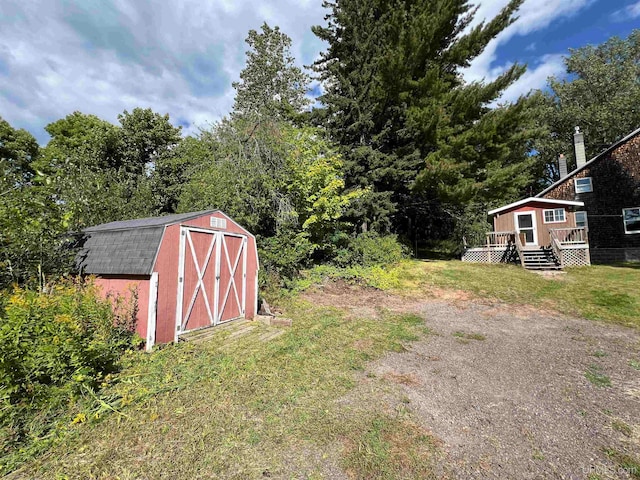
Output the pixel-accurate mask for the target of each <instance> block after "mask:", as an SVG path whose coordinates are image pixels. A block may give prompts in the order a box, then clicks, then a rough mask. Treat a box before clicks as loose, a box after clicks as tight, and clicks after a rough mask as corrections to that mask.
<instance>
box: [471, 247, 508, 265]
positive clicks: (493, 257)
mask: <svg viewBox="0 0 640 480" xmlns="http://www.w3.org/2000/svg"><path fill="white" fill-rule="evenodd" d="M507 257H508V254H507V249H506V248H500V249H497V248H491V249H489V248H470V249H468V250H466V251H465V252H464V253H463V254H462V261H463V262H474V263H504V262H507V261H508V260H507Z"/></svg>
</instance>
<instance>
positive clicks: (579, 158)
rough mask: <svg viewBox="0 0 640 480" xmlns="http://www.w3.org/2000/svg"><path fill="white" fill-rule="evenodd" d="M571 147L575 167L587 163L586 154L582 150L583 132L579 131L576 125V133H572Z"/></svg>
mask: <svg viewBox="0 0 640 480" xmlns="http://www.w3.org/2000/svg"><path fill="white" fill-rule="evenodd" d="M573 147H574V149H575V152H576V168H580V167H582V166H583V165H584V164H585V163H587V155H586V153H585V151H584V133H582V132H581V131H580V127H576V133H574V134H573Z"/></svg>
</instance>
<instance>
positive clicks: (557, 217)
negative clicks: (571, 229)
mask: <svg viewBox="0 0 640 480" xmlns="http://www.w3.org/2000/svg"><path fill="white" fill-rule="evenodd" d="M565 217H566V216H565V213H564V208H554V209H553V210H544V223H562V222H564V221H565Z"/></svg>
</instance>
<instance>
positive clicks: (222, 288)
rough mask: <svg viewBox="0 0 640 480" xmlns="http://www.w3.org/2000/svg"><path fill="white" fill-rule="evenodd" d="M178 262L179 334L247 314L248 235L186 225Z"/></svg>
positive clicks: (181, 237)
mask: <svg viewBox="0 0 640 480" xmlns="http://www.w3.org/2000/svg"><path fill="white" fill-rule="evenodd" d="M178 262H179V263H178V298H177V306H176V332H177V335H179V334H180V333H182V332H186V331H189V330H195V329H198V328H203V327H209V326H212V325H218V324H220V323H223V322H226V321H229V320H233V319H234V318H238V317H243V316H244V313H245V304H246V291H247V237H246V236H243V235H238V234H233V233H228V232H219V231H213V230H207V229H201V228H193V227H182V228H181V229H180V256H179V260H178Z"/></svg>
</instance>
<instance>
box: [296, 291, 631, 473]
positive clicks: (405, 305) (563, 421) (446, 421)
mask: <svg viewBox="0 0 640 480" xmlns="http://www.w3.org/2000/svg"><path fill="white" fill-rule="evenodd" d="M443 296H449V298H448V299H446V300H442V298H443ZM309 297H310V300H312V301H314V302H316V303H322V304H327V305H329V304H330V305H334V306H338V307H343V308H346V309H349V310H350V311H351V312H352V315H354V316H361V315H375V313H376V312H379V309H380V308H386V309H390V310H402V311H414V312H416V313H419V314H420V315H422V316H424V318H425V322H426V325H427V326H428V327H429V329H430V330H431V331H432V335H429V336H427V337H425V339H424V340H420V341H418V342H415V343H412V344H411V345H410V346H409V351H407V352H404V353H397V354H390V355H387V356H385V357H384V358H383V359H381V360H379V361H377V362H375V363H373V364H371V365H370V367H369V370H370V371H369V372H368V373H369V374H373V375H375V376H376V377H378V378H387V379H394V378H399V379H404V380H403V381H401V382H397V388H399V389H401V390H402V393H403V395H405V396H406V397H407V398H408V401H409V406H410V408H411V409H412V411H413V413H414V415H415V417H416V419H417V421H418V422H420V423H421V424H422V425H423V427H424V428H425V429H427V430H428V431H430V432H431V433H432V434H433V435H434V436H436V437H438V438H439V439H440V440H442V442H443V448H444V450H445V459H446V460H445V462H444V464H443V465H442V472H441V473H442V474H443V475H444V476H446V477H453V478H504V479H522V478H576V479H578V478H579V479H582V478H593V479H596V478H640V471H637V470H636V471H635V472H634V468H637V467H634V466H633V465H632V464H631V465H630V464H628V463H625V461H626V459H625V455H631V456H632V457H634V458H635V459H638V457H639V454H640V370H638V368H640V336H639V335H638V332H637V331H635V330H630V329H627V328H623V327H618V326H614V325H608V324H605V323H600V322H594V321H588V320H583V319H578V318H570V317H567V316H564V315H561V314H558V313H554V312H548V311H542V310H537V309H534V308H531V307H523V306H514V305H506V304H501V303H488V302H487V303H483V302H479V301H477V300H476V301H474V300H471V299H469V298H468V297H467V296H466V295H465V294H460V293H457V294H456V293H455V292H454V293H448V294H446V295H445V294H444V293H443V292H440V294H438V295H437V298H434V299H428V300H417V299H407V298H401V297H396V296H393V295H387V294H383V293H380V292H375V291H364V292H363V291H360V290H358V291H356V290H354V289H350V288H345V287H344V286H340V287H339V288H335V287H334V288H331V287H329V288H325V289H324V290H323V291H321V292H320V291H319V292H317V294H315V295H314V294H310V295H309ZM407 379H410V381H407ZM389 381H392V380H389ZM634 475H635V476H634Z"/></svg>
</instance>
